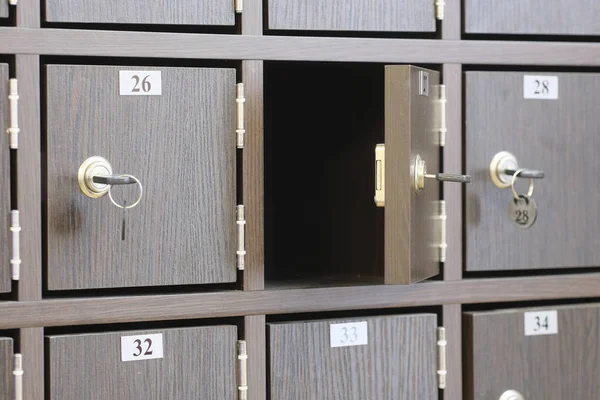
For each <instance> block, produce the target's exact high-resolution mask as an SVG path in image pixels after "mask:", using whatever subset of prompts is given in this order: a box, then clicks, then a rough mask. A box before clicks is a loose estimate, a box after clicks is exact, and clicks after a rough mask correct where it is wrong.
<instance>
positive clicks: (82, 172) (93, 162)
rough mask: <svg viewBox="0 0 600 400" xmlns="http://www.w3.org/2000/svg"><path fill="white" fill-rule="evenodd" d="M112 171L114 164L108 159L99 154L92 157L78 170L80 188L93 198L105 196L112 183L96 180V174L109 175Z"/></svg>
mask: <svg viewBox="0 0 600 400" xmlns="http://www.w3.org/2000/svg"><path fill="white" fill-rule="evenodd" d="M112 173H113V170H112V166H111V165H110V163H109V162H108V160H106V159H105V158H103V157H98V156H94V157H90V158H88V159H87V160H85V161H84V162H83V163H82V164H81V166H80V167H79V171H78V172H77V181H78V182H79V189H81V191H82V192H83V194H85V195H86V196H88V197H91V198H92V199H99V198H101V197H104V196H105V195H106V194H107V193H108V190H109V189H110V185H107V184H104V183H99V182H94V176H109V175H112Z"/></svg>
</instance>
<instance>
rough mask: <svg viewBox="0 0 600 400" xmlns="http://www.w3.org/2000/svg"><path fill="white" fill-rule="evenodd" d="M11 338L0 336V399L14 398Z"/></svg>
mask: <svg viewBox="0 0 600 400" xmlns="http://www.w3.org/2000/svg"><path fill="white" fill-rule="evenodd" d="M13 365H14V359H13V340H12V338H8V337H0V400H13V399H14V377H13Z"/></svg>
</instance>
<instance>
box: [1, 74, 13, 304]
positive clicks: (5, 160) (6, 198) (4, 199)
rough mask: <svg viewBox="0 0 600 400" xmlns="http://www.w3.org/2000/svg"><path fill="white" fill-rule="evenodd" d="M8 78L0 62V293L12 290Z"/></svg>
mask: <svg viewBox="0 0 600 400" xmlns="http://www.w3.org/2000/svg"><path fill="white" fill-rule="evenodd" d="M8 79H9V75H8V64H0V95H1V97H0V188H2V189H0V215H1V216H2V218H0V243H2V245H0V260H1V261H0V293H6V292H10V290H11V265H10V258H11V238H10V235H9V227H10V209H11V207H10V196H11V191H10V148H9V137H8V135H7V134H6V130H7V129H8V127H9V120H10V108H9V103H8V93H9V82H8Z"/></svg>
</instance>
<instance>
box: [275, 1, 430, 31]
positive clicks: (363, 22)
mask: <svg viewBox="0 0 600 400" xmlns="http://www.w3.org/2000/svg"><path fill="white" fill-rule="evenodd" d="M267 15H268V24H269V29H273V30H316V31H384V32H394V31H396V32H435V30H436V21H435V10H434V2H433V1H429V0H371V1H370V2H365V1H362V0H268V13H267Z"/></svg>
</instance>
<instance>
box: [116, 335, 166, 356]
mask: <svg viewBox="0 0 600 400" xmlns="http://www.w3.org/2000/svg"><path fill="white" fill-rule="evenodd" d="M155 358H163V335H162V334H161V333H158V334H154V335H138V336H122V337H121V361H137V360H152V359H155Z"/></svg>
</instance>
